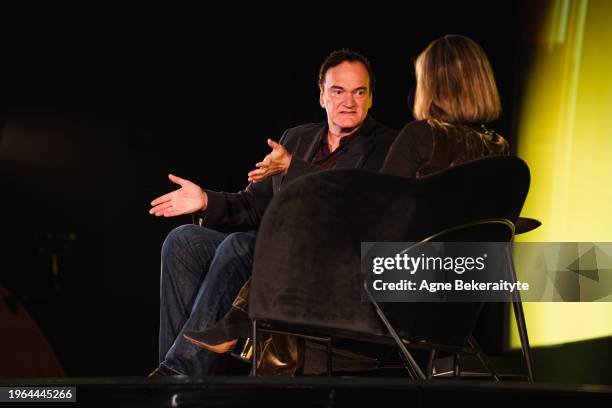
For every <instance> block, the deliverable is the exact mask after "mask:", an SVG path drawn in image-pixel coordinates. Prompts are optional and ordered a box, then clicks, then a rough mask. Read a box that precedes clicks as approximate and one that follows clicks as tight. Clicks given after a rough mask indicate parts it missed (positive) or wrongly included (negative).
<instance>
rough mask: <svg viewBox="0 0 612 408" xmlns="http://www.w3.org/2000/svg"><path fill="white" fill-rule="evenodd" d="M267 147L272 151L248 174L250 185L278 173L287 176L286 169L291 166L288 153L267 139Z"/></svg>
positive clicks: (281, 146) (279, 145)
mask: <svg viewBox="0 0 612 408" xmlns="http://www.w3.org/2000/svg"><path fill="white" fill-rule="evenodd" d="M268 146H270V147H271V148H272V151H271V152H270V154H268V155H267V156H266V157H264V159H263V160H262V161H260V162H259V163H255V167H257V169H256V170H252V171H250V172H249V174H248V176H249V182H250V183H258V182H260V181H263V180H264V179H266V178H267V177H270V176H273V175H275V174H278V173H283V174H287V169H289V165H290V164H291V155H290V154H289V152H288V151H287V150H286V149H285V148H284V147H283V145H281V144H279V143H276V142H275V141H274V140H272V139H268Z"/></svg>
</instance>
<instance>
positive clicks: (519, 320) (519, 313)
mask: <svg viewBox="0 0 612 408" xmlns="http://www.w3.org/2000/svg"><path fill="white" fill-rule="evenodd" d="M506 258H507V260H508V267H509V269H510V275H511V276H510V277H511V279H512V281H513V282H516V281H517V277H516V271H515V270H514V262H513V260H512V255H511V254H510V253H509V249H507V250H506ZM512 308H513V309H514V318H515V320H516V326H517V328H518V332H519V338H520V340H521V349H522V351H523V358H524V359H525V365H526V366H527V380H528V381H529V382H534V376H533V356H532V355H531V346H530V345H529V337H528V336H527V325H526V324H525V314H524V313H523V303H522V302H521V294H520V293H519V291H517V290H515V291H514V292H512Z"/></svg>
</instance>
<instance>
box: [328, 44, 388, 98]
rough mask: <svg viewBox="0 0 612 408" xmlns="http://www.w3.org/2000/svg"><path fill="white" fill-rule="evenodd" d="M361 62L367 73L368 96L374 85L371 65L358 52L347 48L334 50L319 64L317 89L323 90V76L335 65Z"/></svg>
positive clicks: (374, 80)
mask: <svg viewBox="0 0 612 408" xmlns="http://www.w3.org/2000/svg"><path fill="white" fill-rule="evenodd" d="M345 61H348V62H361V63H362V64H363V65H364V66H365V68H366V70H367V71H368V77H369V79H370V89H369V92H370V95H371V94H372V93H373V92H374V85H375V84H376V78H375V77H374V71H372V65H371V64H370V61H369V60H368V59H367V58H366V57H364V56H363V55H361V54H360V53H358V52H355V51H352V50H349V49H348V48H343V49H341V50H336V51H334V52H332V53H331V54H329V55H328V56H327V58H325V61H323V63H322V64H321V68H320V69H319V89H323V84H324V83H325V75H326V74H327V71H329V69H330V68H333V67H335V66H336V65H340V64H342V63H343V62H345Z"/></svg>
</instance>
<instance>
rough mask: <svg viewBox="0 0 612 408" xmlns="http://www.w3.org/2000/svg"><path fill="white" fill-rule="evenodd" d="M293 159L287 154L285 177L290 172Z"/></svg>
mask: <svg viewBox="0 0 612 408" xmlns="http://www.w3.org/2000/svg"><path fill="white" fill-rule="evenodd" d="M291 158H292V156H291V155H290V154H287V158H286V159H285V166H283V167H284V168H285V170H284V171H283V176H286V175H287V173H288V172H289V166H291Z"/></svg>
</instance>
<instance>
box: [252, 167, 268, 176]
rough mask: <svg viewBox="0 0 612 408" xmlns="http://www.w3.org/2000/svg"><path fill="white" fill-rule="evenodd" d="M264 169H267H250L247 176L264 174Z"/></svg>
mask: <svg viewBox="0 0 612 408" xmlns="http://www.w3.org/2000/svg"><path fill="white" fill-rule="evenodd" d="M266 171H267V169H257V170H251V171H249V174H248V176H257V175H263V174H266Z"/></svg>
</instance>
